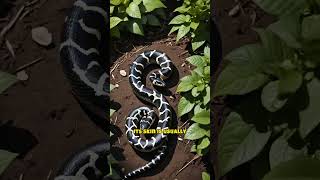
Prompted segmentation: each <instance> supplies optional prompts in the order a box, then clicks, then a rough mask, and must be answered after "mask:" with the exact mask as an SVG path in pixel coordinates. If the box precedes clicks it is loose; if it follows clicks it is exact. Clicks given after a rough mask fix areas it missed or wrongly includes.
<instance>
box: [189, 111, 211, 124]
mask: <svg viewBox="0 0 320 180" xmlns="http://www.w3.org/2000/svg"><path fill="white" fill-rule="evenodd" d="M191 120H193V121H194V122H197V123H199V124H210V112H209V111H208V110H203V111H201V112H199V113H197V114H195V115H194V116H193V117H192V118H191Z"/></svg>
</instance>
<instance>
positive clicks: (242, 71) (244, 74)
mask: <svg viewBox="0 0 320 180" xmlns="http://www.w3.org/2000/svg"><path fill="white" fill-rule="evenodd" d="M268 81H269V78H268V76H267V75H265V74H263V73H261V72H257V71H256V69H255V68H253V67H252V66H249V65H246V64H243V65H232V64H231V65H229V66H227V67H226V68H225V69H224V70H223V71H222V73H221V74H220V76H219V78H218V81H217V83H216V87H215V91H214V95H213V97H216V96H222V95H244V94H247V93H249V92H251V91H253V90H256V89H258V88H260V87H261V86H263V85H264V84H265V83H267V82H268Z"/></svg>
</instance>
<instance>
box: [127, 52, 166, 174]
mask: <svg viewBox="0 0 320 180" xmlns="http://www.w3.org/2000/svg"><path fill="white" fill-rule="evenodd" d="M151 64H158V65H159V66H160V68H161V69H160V70H159V71H157V72H155V73H152V74H151V75H150V77H149V78H150V81H151V82H152V84H153V85H154V86H159V87H165V86H166V84H165V81H164V80H165V79H167V78H169V77H170V75H171V73H172V62H171V60H170V59H169V58H168V56H166V54H165V53H162V52H159V51H157V50H153V51H146V52H143V53H142V54H140V55H139V56H138V57H137V58H136V59H135V60H134V62H133V64H132V65H131V67H130V68H131V69H130V75H129V82H130V85H131V87H132V89H133V92H134V93H135V94H136V96H138V97H139V98H140V99H143V100H145V101H147V102H149V103H151V104H153V105H154V106H155V107H156V108H157V109H158V112H159V120H158V123H157V128H156V129H168V128H169V126H170V122H171V119H172V112H171V107H170V105H169V103H168V101H167V100H166V98H165V97H164V96H163V95H162V94H161V93H159V92H158V91H156V90H153V89H150V88H147V87H146V86H145V84H144V83H143V81H142V75H143V72H144V69H145V68H146V67H147V66H149V65H151ZM155 116H156V114H155V112H154V111H153V110H152V109H150V108H148V107H139V108H137V109H134V110H133V111H132V112H131V113H130V115H129V116H128V117H127V121H126V125H125V126H126V135H127V138H128V141H129V142H130V144H131V145H132V146H133V147H134V148H135V149H136V150H138V151H142V152H151V151H154V150H157V149H158V154H157V156H156V157H155V158H153V159H152V160H151V162H149V163H147V164H146V165H144V166H142V167H140V168H138V169H136V170H134V171H132V172H130V173H128V174H127V175H126V176H125V178H124V179H129V178H132V177H135V176H137V175H139V174H141V173H143V172H145V171H147V170H149V169H150V168H152V167H154V166H156V165H157V164H158V162H159V161H160V160H161V159H163V157H164V156H165V150H166V148H167V145H166V141H167V135H165V134H155V135H153V136H152V137H151V138H148V139H146V138H142V137H141V136H139V135H137V134H135V133H134V129H147V128H150V127H151V125H152V124H153V123H155V122H154V120H155Z"/></svg>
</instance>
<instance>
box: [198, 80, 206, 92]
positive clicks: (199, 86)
mask: <svg viewBox="0 0 320 180" xmlns="http://www.w3.org/2000/svg"><path fill="white" fill-rule="evenodd" d="M205 87H206V86H205V84H204V83H203V82H202V83H201V84H198V85H197V90H198V91H203V90H204V88H205Z"/></svg>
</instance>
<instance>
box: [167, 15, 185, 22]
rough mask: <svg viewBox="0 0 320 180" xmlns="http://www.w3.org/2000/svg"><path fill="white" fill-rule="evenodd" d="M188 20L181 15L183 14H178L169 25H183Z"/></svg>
mask: <svg viewBox="0 0 320 180" xmlns="http://www.w3.org/2000/svg"><path fill="white" fill-rule="evenodd" d="M187 20H188V18H187V17H186V16H185V15H183V14H179V15H177V16H176V17H174V18H173V19H172V20H171V21H170V22H169V24H183V23H185V22H186V21H187Z"/></svg>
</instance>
